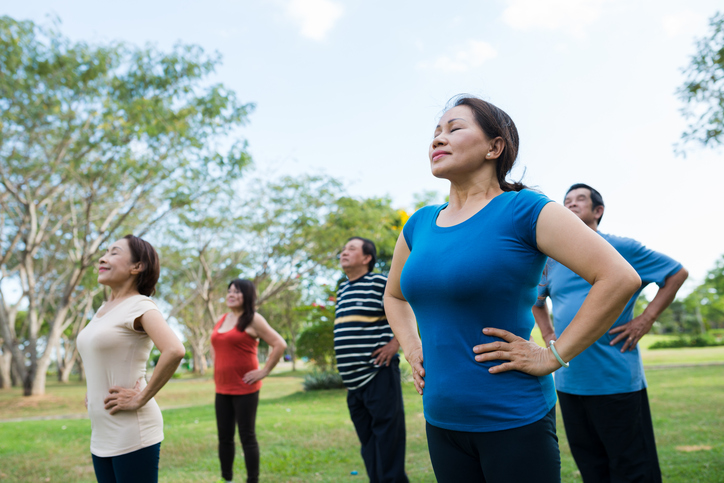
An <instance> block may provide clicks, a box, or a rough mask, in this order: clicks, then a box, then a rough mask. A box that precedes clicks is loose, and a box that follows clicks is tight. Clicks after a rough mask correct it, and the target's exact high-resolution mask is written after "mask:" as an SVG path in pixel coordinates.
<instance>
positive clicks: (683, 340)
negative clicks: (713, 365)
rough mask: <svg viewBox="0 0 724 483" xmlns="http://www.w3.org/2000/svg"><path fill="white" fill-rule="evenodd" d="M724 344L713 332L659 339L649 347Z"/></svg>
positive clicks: (667, 347) (668, 347) (672, 347)
mask: <svg viewBox="0 0 724 483" xmlns="http://www.w3.org/2000/svg"><path fill="white" fill-rule="evenodd" d="M719 345H724V342H722V341H720V340H717V338H716V337H715V336H714V335H713V334H709V333H706V334H698V335H695V336H691V337H689V336H681V337H678V338H676V339H672V340H660V341H657V342H654V343H653V344H651V345H650V346H649V349H675V348H679V347H715V346H719Z"/></svg>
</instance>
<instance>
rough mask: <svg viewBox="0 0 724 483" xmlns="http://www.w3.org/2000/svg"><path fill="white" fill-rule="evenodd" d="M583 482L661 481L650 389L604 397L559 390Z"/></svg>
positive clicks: (649, 482) (567, 432)
mask: <svg viewBox="0 0 724 483" xmlns="http://www.w3.org/2000/svg"><path fill="white" fill-rule="evenodd" d="M558 402H559V403H560V405H561V413H562V414H563V424H564V426H565V428H566V435H567V437H568V444H569V445H570V447H571V454H572V455H573V459H574V460H575V461H576V465H577V466H578V469H579V471H580V472H581V477H582V478H583V481H584V483H622V482H637V483H661V469H660V468H659V459H658V456H657V454H656V440H655V439H654V427H653V424H652V421H651V409H650V408H649V398H648V395H647V392H646V389H642V390H640V391H635V392H630V393H622V394H610V395H605V396H577V395H574V394H567V393H564V392H560V391H559V392H558Z"/></svg>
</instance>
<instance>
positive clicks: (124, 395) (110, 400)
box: [103, 380, 146, 414]
mask: <svg viewBox="0 0 724 483" xmlns="http://www.w3.org/2000/svg"><path fill="white" fill-rule="evenodd" d="M108 393H109V394H108V396H106V398H105V399H104V400H103V404H105V408H106V409H109V410H110V412H111V414H116V413H117V412H118V411H135V410H137V409H140V408H141V407H142V406H143V405H144V404H146V403H145V401H143V398H142V395H141V381H140V380H138V381H136V385H135V386H133V388H132V389H128V388H125V387H120V386H113V387H112V388H110V389H109V390H108Z"/></svg>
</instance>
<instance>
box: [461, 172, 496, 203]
mask: <svg viewBox="0 0 724 483" xmlns="http://www.w3.org/2000/svg"><path fill="white" fill-rule="evenodd" d="M502 192H503V190H502V189H500V183H498V178H497V177H496V176H495V173H494V172H493V173H492V174H491V173H489V172H488V173H481V174H480V175H478V176H472V177H470V178H467V179H464V180H462V181H460V182H455V181H453V180H451V181H450V199H449V203H448V207H449V208H450V209H452V210H453V211H454V210H460V209H463V208H464V207H465V206H469V205H470V204H471V203H472V204H477V203H479V202H485V203H487V202H488V201H490V200H492V199H493V198H495V197H496V196H498V195H499V194H501V193H502Z"/></svg>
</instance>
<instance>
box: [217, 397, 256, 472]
mask: <svg viewBox="0 0 724 483" xmlns="http://www.w3.org/2000/svg"><path fill="white" fill-rule="evenodd" d="M258 405H259V391H257V392H255V393H252V394H244V395H243V396H229V395H226V394H216V429H217V430H218V432H219V460H220V461H221V477H222V478H224V479H225V480H232V479H233V477H234V447H235V445H234V433H235V432H236V429H235V425H236V424H238V425H239V438H240V439H241V447H242V448H243V450H244V462H245V463H246V475H247V478H246V481H247V482H248V483H257V482H258V481H259V443H257V441H256V431H255V426H256V408H257V406H258Z"/></svg>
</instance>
